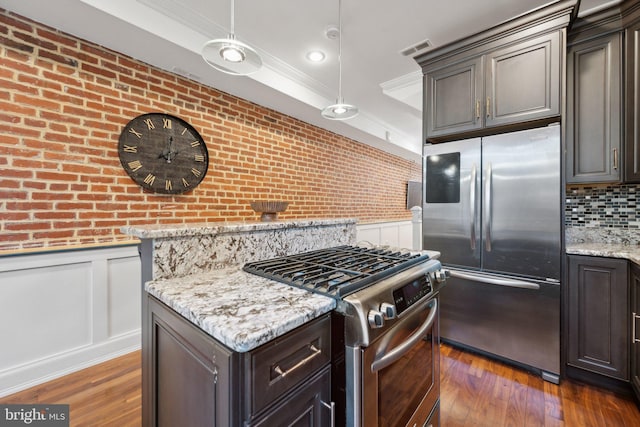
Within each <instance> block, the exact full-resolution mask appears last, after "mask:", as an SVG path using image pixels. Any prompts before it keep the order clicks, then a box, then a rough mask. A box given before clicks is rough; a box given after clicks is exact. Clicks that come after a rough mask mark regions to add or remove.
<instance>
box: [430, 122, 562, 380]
mask: <svg viewBox="0 0 640 427" xmlns="http://www.w3.org/2000/svg"><path fill="white" fill-rule="evenodd" d="M560 147H561V145H560V126H559V125H557V124H554V125H550V126H547V127H544V128H536V129H531V130H525V131H519V132H512V133H505V134H499V135H493V136H489V137H483V138H473V139H467V140H461V141H455V142H446V143H440V144H435V145H426V146H425V148H424V156H423V179H424V185H423V191H424V194H423V228H422V229H423V248H425V249H433V250H437V251H440V252H441V258H440V260H441V261H442V263H443V264H444V265H445V266H446V267H447V268H448V269H449V270H450V271H451V276H452V277H451V278H450V279H449V280H448V281H447V285H446V286H445V287H444V288H443V289H442V291H441V294H440V302H441V308H440V329H441V336H442V338H443V340H444V341H446V342H449V343H452V344H455V345H459V346H462V347H466V348H469V349H473V350H477V351H479V352H481V353H487V354H490V355H493V356H497V357H498V358H500V359H504V360H506V361H509V362H511V363H514V364H517V365H521V366H523V367H525V368H532V369H534V370H536V371H539V372H540V373H541V375H542V376H543V378H545V379H546V380H548V381H552V382H555V383H557V382H558V381H559V379H558V378H559V373H560V280H561V267H560V266H561V250H562V212H561V207H562V200H561V194H562V192H561V179H560V170H561V168H560V164H561V154H560Z"/></svg>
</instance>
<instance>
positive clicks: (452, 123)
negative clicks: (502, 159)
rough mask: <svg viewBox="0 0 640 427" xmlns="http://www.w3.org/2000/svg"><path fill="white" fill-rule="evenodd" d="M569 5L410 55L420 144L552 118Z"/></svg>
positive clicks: (558, 99) (559, 84)
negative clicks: (419, 82) (420, 99)
mask: <svg viewBox="0 0 640 427" xmlns="http://www.w3.org/2000/svg"><path fill="white" fill-rule="evenodd" d="M574 5H575V2H571V1H562V2H559V3H556V4H553V5H552V6H548V7H547V8H546V9H544V8H543V9H541V10H539V11H538V12H537V13H531V14H528V15H526V16H522V17H519V18H517V19H514V20H512V21H509V22H507V23H504V24H502V25H500V26H498V27H494V28H491V29H489V30H487V31H485V32H482V33H479V34H476V35H474V36H471V37H468V38H466V39H463V40H461V41H459V42H456V43H453V44H451V45H447V46H444V47H443V48H441V49H438V50H434V51H432V52H428V53H426V54H423V55H421V56H419V57H417V58H416V61H418V63H419V64H420V66H421V67H422V71H423V73H424V111H423V116H424V120H423V121H424V136H425V139H427V140H432V141H435V142H438V141H442V140H446V139H447V136H449V137H452V136H460V135H465V134H469V135H471V134H482V133H489V132H495V129H496V128H499V127H503V126H511V127H514V126H515V127H526V126H532V124H531V123H536V122H541V121H547V122H549V121H552V120H556V119H559V117H560V115H561V107H560V106H561V95H562V90H563V85H562V82H563V79H562V64H563V62H564V55H565V42H566V41H565V31H566V26H567V25H568V23H569V20H570V15H571V13H572V9H573V6H574Z"/></svg>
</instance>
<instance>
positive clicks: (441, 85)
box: [424, 57, 484, 138]
mask: <svg viewBox="0 0 640 427" xmlns="http://www.w3.org/2000/svg"><path fill="white" fill-rule="evenodd" d="M482 59H483V58H482V57H478V58H472V59H470V60H466V61H462V62H460V63H457V64H454V65H451V66H448V67H445V68H442V69H435V68H434V69H432V70H429V71H427V74H426V75H425V77H424V79H425V82H424V87H425V102H426V104H425V107H424V110H425V114H424V117H425V126H426V136H427V138H429V137H434V136H442V135H447V134H451V133H461V132H466V131H471V130H475V129H480V128H482V126H483V121H482V108H483V107H484V104H483V105H482V106H481V105H480V102H481V99H482V97H483V93H484V90H483V86H484V84H483V81H484V79H483V77H484V72H483V67H482V64H483V61H482Z"/></svg>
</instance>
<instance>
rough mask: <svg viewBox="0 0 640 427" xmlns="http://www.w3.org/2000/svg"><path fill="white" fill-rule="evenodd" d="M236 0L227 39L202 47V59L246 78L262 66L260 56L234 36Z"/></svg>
mask: <svg viewBox="0 0 640 427" xmlns="http://www.w3.org/2000/svg"><path fill="white" fill-rule="evenodd" d="M234 12H235V4H234V0H231V28H230V32H229V35H228V36H227V38H226V39H214V40H209V41H208V42H206V43H205V44H204V46H203V47H202V58H203V59H204V60H205V61H206V62H207V63H208V64H209V65H211V66H212V67H213V68H215V69H216V70H218V71H222V72H223V73H227V74H232V75H234V76H246V75H247V74H251V73H254V72H256V71H258V70H259V69H260V67H261V66H262V59H260V55H258V53H257V52H256V51H255V50H254V49H253V48H252V47H251V46H249V45H247V44H245V43H242V42H240V41H238V40H236V36H235V34H234Z"/></svg>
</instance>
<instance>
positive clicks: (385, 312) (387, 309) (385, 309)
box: [380, 302, 396, 320]
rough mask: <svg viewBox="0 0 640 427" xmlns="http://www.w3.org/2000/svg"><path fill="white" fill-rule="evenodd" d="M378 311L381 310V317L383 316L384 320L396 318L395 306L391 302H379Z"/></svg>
mask: <svg viewBox="0 0 640 427" xmlns="http://www.w3.org/2000/svg"><path fill="white" fill-rule="evenodd" d="M380 311H381V312H382V317H384V318H385V319H386V320H389V319H395V318H396V306H395V305H393V304H389V303H388V302H383V303H382V304H380Z"/></svg>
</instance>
